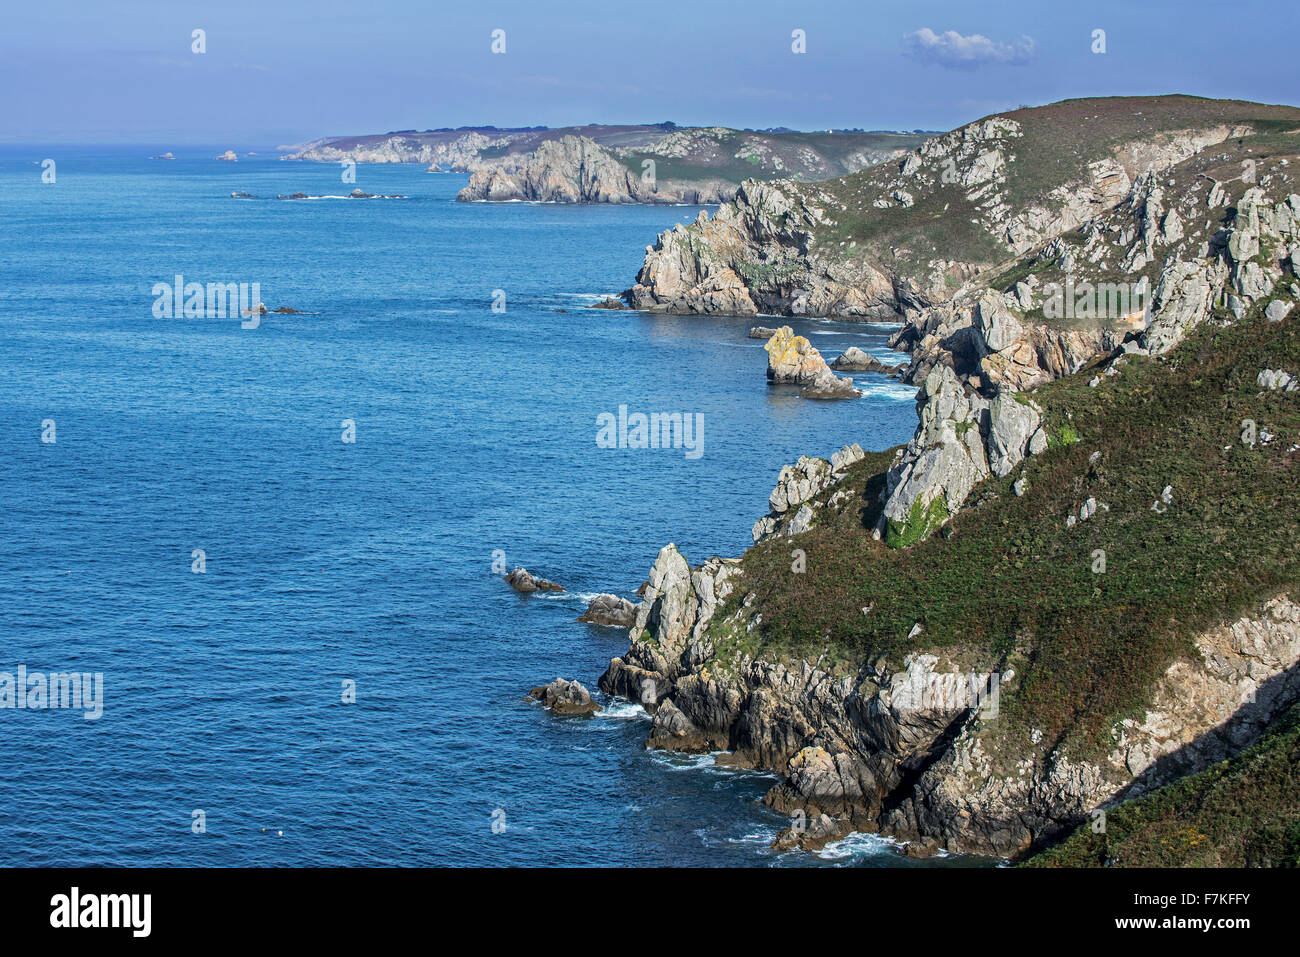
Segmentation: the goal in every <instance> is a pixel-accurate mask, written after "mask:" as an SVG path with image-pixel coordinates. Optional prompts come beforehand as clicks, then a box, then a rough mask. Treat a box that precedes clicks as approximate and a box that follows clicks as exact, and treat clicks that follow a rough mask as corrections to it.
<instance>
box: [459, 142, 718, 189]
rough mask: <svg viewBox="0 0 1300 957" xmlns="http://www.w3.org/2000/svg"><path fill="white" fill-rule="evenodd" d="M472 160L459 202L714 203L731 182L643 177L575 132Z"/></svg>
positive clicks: (612, 154)
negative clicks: (527, 149) (487, 158)
mask: <svg viewBox="0 0 1300 957" xmlns="http://www.w3.org/2000/svg"><path fill="white" fill-rule="evenodd" d="M477 165H478V167H479V168H478V170H477V171H476V172H475V173H474V174H473V175H472V176H470V179H469V185H468V186H466V187H465V188H464V189H463V190H461V192H460V194H459V195H458V196H457V197H456V198H457V199H458V200H460V201H461V202H474V201H487V202H503V201H508V200H528V201H532V202H543V203H720V202H723V201H724V200H725V199H729V198H730V197H731V196H733V195H734V194H735V186H734V185H733V184H730V183H727V182H725V181H723V180H720V179H702V180H694V181H689V182H674V181H665V182H659V181H658V180H657V179H654V178H645V177H643V176H642V175H641V173H640V172H634V171H633V170H632V169H630V168H629V167H628V166H627V165H626V164H625V163H624V162H623V161H622V160H621V159H620V158H619V157H618V156H617V154H615V153H614V152H613V151H612V150H608V149H606V148H605V147H603V146H600V145H599V144H597V143H596V142H595V141H593V140H591V139H589V138H587V137H579V136H566V137H564V138H563V139H559V140H550V141H547V142H545V143H543V144H542V145H541V146H539V147H538V148H537V149H536V150H534V151H533V152H531V153H516V154H511V155H510V156H507V157H504V158H502V159H500V160H494V161H481V162H480V163H479V164H477Z"/></svg>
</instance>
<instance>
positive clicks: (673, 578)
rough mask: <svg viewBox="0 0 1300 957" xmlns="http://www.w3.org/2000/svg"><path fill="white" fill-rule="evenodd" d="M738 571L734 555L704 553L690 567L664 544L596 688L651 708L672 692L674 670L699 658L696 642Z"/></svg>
mask: <svg viewBox="0 0 1300 957" xmlns="http://www.w3.org/2000/svg"><path fill="white" fill-rule="evenodd" d="M740 574H741V572H740V568H739V562H737V561H736V560H734V559H721V558H710V559H709V560H708V561H706V562H704V563H703V564H702V565H700V566H699V568H696V569H692V568H691V567H690V565H688V564H687V562H686V559H684V558H683V557H682V555H681V553H680V552H678V551H677V546H675V545H671V544H669V545H665V546H664V547H663V548H661V549H660V550H659V554H658V556H657V557H656V558H655V563H654V567H653V568H651V569H650V578H649V580H648V581H647V582H646V586H645V592H644V595H643V596H642V601H641V604H640V605H638V606H637V614H636V620H635V621H634V622H633V623H632V628H631V631H630V647H629V649H628V652H627V654H626V655H624V656H623V657H621V658H614V659H612V660H611V661H610V663H609V668H607V669H606V670H605V673H604V674H603V675H601V678H600V688H601V689H602V690H603V691H606V692H607V693H609V694H617V695H622V696H623V697H625V698H629V699H631V700H633V701H637V702H640V703H641V704H642V705H644V706H645V707H646V709H647V710H650V711H652V710H654V709H655V708H656V707H657V706H658V704H659V702H661V701H662V700H663V699H664V698H665V697H667V696H668V695H669V694H671V693H672V691H673V687H674V682H675V679H676V677H677V675H678V674H680V673H681V672H682V671H683V670H684V669H687V668H689V667H690V666H691V665H692V663H698V662H699V661H702V660H704V658H705V657H707V654H708V653H709V649H707V647H706V646H704V645H702V644H701V643H700V642H701V640H702V639H703V636H704V632H705V630H706V628H707V627H708V624H709V621H710V620H711V619H712V617H713V614H714V612H715V611H717V608H718V604H719V602H721V601H723V600H724V599H726V597H727V596H728V595H730V594H731V591H732V589H733V588H734V587H735V579H736V578H737V577H738V576H739V575H740Z"/></svg>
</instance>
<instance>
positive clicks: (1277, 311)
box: [1264, 299, 1295, 322]
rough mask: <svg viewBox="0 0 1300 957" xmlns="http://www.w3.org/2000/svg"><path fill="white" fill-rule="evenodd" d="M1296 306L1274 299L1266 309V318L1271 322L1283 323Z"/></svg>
mask: <svg viewBox="0 0 1300 957" xmlns="http://www.w3.org/2000/svg"><path fill="white" fill-rule="evenodd" d="M1294 305H1295V304H1294V303H1290V302H1286V301H1285V300H1282V299H1274V300H1273V301H1272V302H1270V303H1269V304H1268V305H1267V306H1266V307H1265V308H1264V316H1265V318H1267V319H1268V321H1269V322H1281V321H1282V320H1283V319H1285V318H1286V317H1287V316H1288V315H1289V314H1290V313H1291V309H1292V307H1293V306H1294Z"/></svg>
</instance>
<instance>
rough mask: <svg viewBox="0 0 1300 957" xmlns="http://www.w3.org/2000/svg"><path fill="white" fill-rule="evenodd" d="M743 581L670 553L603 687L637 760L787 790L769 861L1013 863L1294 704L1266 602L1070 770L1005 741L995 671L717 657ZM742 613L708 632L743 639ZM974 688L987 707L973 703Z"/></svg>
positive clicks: (1295, 655)
mask: <svg viewBox="0 0 1300 957" xmlns="http://www.w3.org/2000/svg"><path fill="white" fill-rule="evenodd" d="M774 494H775V493H774ZM738 571H739V570H738V568H737V565H736V563H734V562H729V561H726V560H722V559H717V558H714V559H710V560H708V561H707V562H705V563H703V564H702V565H700V566H698V567H696V568H691V567H690V566H689V564H688V563H687V562H686V560H685V559H684V558H683V557H682V556H681V554H680V553H679V552H678V551H677V549H676V547H675V546H673V545H668V546H665V547H664V548H663V549H662V550H661V551H660V553H659V556H658V558H657V559H656V561H655V564H654V568H653V569H652V570H651V574H650V586H649V588H648V589H647V590H646V593H645V598H644V601H643V603H642V604H641V605H640V606H639V608H638V612H637V621H636V624H634V625H633V628H632V631H631V644H630V647H629V649H628V652H627V653H626V654H625V655H623V656H622V657H619V658H615V659H613V660H612V661H611V662H610V665H609V668H608V669H607V670H606V672H605V673H604V674H603V675H602V676H601V678H600V687H601V689H602V690H604V691H606V692H607V693H609V694H613V695H619V696H622V697H625V698H628V699H630V700H632V701H637V702H640V703H641V704H642V705H643V706H644V707H645V708H646V710H647V711H650V712H651V713H652V714H653V715H654V719H653V723H652V725H651V730H650V734H649V740H648V746H650V747H655V748H664V749H669V750H676V751H686V752H695V753H701V752H706V751H726V752H729V753H728V754H727V755H726V758H727V760H726V762H725V763H727V764H729V765H732V766H741V767H756V768H763V769H767V770H771V771H773V772H775V773H777V774H779V775H782V776H783V780H782V781H781V782H780V783H779V784H777V785H776V786H775V787H774V788H773V789H772V790H771V791H770V792H769V794H768V795H767V798H766V802H767V803H768V804H769V805H770V806H771V807H773V808H774V809H776V810H778V811H780V812H782V813H785V814H789V815H791V817H792V821H796V822H797V823H796V824H794V826H793V830H791V831H787V832H786V833H785V834H783V835H782V837H781V839H780V842H779V843H781V844H782V846H793V845H799V846H804V847H815V846H818V845H819V844H820V843H824V842H825V841H827V840H833V839H835V838H836V837H839V836H842V835H843V834H844V833H846V832H847V831H848V830H851V829H858V830H868V831H873V832H879V833H882V834H885V835H888V836H891V837H894V838H897V839H899V840H902V841H908V842H914V843H915V844H916V845H917V846H918V847H920V848H922V849H929V850H937V849H940V848H945V849H948V850H951V851H955V852H967V853H975V854H987V855H996V856H1004V857H1005V856H1014V855H1016V854H1019V853H1021V852H1024V851H1026V850H1028V849H1029V848H1031V847H1032V846H1034V845H1035V844H1038V843H1040V842H1042V841H1044V840H1046V839H1049V838H1051V837H1053V836H1055V835H1057V834H1060V833H1062V832H1063V831H1064V830H1066V829H1068V828H1070V827H1072V826H1075V825H1077V824H1078V823H1080V822H1082V821H1084V820H1086V819H1087V818H1088V816H1089V814H1090V813H1091V812H1092V811H1093V810H1095V809H1097V808H1102V807H1105V806H1108V805H1110V804H1112V803H1114V802H1115V801H1117V800H1119V799H1121V798H1127V797H1132V796H1135V795H1136V794H1139V793H1143V792H1145V791H1146V790H1150V789H1151V788H1154V787H1157V786H1159V785H1160V784H1162V783H1165V782H1167V781H1169V780H1172V779H1173V778H1176V777H1179V776H1181V775H1183V774H1186V773H1189V772H1191V771H1194V770H1199V769H1201V768H1204V767H1206V766H1208V765H1209V764H1211V763H1213V762H1215V761H1217V760H1221V759H1222V758H1224V757H1226V756H1228V755H1230V754H1233V753H1236V751H1238V750H1240V749H1241V748H1243V747H1244V746H1246V745H1247V744H1248V743H1249V742H1251V741H1253V740H1254V739H1255V737H1257V735H1258V733H1259V730H1260V729H1261V728H1262V727H1263V726H1265V725H1266V724H1267V723H1268V722H1269V721H1270V720H1272V718H1273V717H1274V716H1275V715H1277V714H1279V713H1281V711H1283V710H1284V709H1285V708H1286V707H1287V706H1289V705H1290V704H1292V703H1293V702H1295V701H1296V700H1298V699H1300V669H1297V668H1296V667H1295V666H1296V664H1297V661H1300V605H1297V604H1296V603H1295V602H1294V601H1292V600H1291V599H1290V597H1289V596H1287V595H1279V596H1278V597H1276V598H1274V599H1272V600H1270V601H1268V602H1265V603H1263V605H1262V606H1261V607H1259V608H1258V609H1256V611H1255V612H1253V613H1252V614H1249V615H1245V616H1242V617H1240V618H1238V619H1236V620H1235V621H1233V622H1231V623H1227V624H1225V625H1223V626H1221V627H1218V628H1214V629H1211V630H1209V631H1207V632H1206V633H1204V634H1202V635H1201V636H1199V638H1198V640H1197V642H1196V646H1197V650H1198V652H1199V654H1200V656H1201V657H1199V658H1182V659H1179V660H1178V661H1176V662H1175V663H1174V664H1173V665H1171V666H1170V668H1169V669H1168V670H1167V672H1166V673H1165V675H1164V676H1163V677H1162V678H1161V679H1160V681H1159V684H1158V688H1157V689H1156V694H1155V697H1154V705H1153V706H1152V708H1151V709H1150V710H1148V711H1147V712H1146V714H1145V717H1144V718H1143V720H1141V721H1137V720H1132V719H1130V720H1128V721H1125V722H1124V723H1123V725H1122V735H1121V737H1120V739H1119V745H1118V746H1117V748H1116V749H1115V751H1114V752H1113V753H1112V754H1110V755H1109V756H1108V757H1107V758H1106V759H1104V760H1096V759H1093V760H1088V759H1083V758H1078V757H1075V756H1074V755H1072V754H1071V753H1069V752H1068V751H1067V750H1065V749H1061V748H1056V747H1054V746H1053V745H1052V744H1051V743H1050V742H1048V741H1046V740H1045V739H1044V737H1043V735H1042V734H1041V733H1040V732H1037V731H1034V730H1032V729H1031V730H1030V731H1029V732H1028V733H1027V734H1026V735H1025V736H1024V739H1023V740H1008V739H1007V732H1005V731H1004V730H1003V729H1002V727H1001V726H1000V725H999V722H998V720H997V717H996V711H995V710H994V711H993V712H992V713H990V709H989V707H988V703H989V701H990V700H991V699H990V698H989V697H988V692H989V689H990V687H991V675H993V674H994V673H1000V679H999V680H1000V682H1001V685H1000V690H1003V691H1005V690H1006V689H1007V688H1009V687H1014V682H1015V680H1016V676H1015V674H1014V673H1012V672H1009V671H1001V670H1000V667H999V663H998V662H993V661H990V662H987V663H986V666H985V668H984V670H982V671H981V670H980V669H978V668H977V669H976V670H975V671H974V672H972V671H970V670H969V669H965V670H963V669H958V668H957V667H956V666H955V665H953V664H952V663H951V661H950V659H948V658H946V657H944V655H943V654H942V653H933V654H932V653H925V652H914V653H911V654H908V655H907V656H906V657H905V658H904V659H903V660H902V661H900V662H897V663H891V662H887V661H884V660H881V661H878V662H875V663H872V664H869V665H865V666H863V667H862V669H861V670H860V671H859V672H857V673H843V672H842V671H838V670H832V669H827V668H824V667H821V666H820V664H819V662H810V661H797V662H792V663H782V662H778V661H766V660H761V659H753V658H750V657H748V656H745V655H742V656H740V657H739V658H735V657H732V656H729V655H728V656H719V655H716V654H715V648H714V646H713V643H712V642H711V639H710V636H711V634H713V633H715V632H714V629H711V628H710V623H711V622H713V618H714V615H715V614H716V612H717V610H718V607H719V604H720V602H722V601H723V600H724V599H725V598H726V596H727V595H729V594H731V592H732V591H733V590H735V589H737V588H739V589H743V588H744V582H743V577H741V576H740V575H739V574H738ZM748 604H749V603H748V600H746V602H743V603H742V607H741V610H740V612H738V613H737V614H736V615H734V616H733V618H732V619H731V620H729V621H726V622H722V623H717V622H713V624H714V627H715V628H716V627H719V625H720V626H721V627H723V628H725V629H729V630H731V631H733V632H734V631H735V630H744V629H747V628H750V627H752V626H753V625H754V624H755V623H756V619H755V617H754V615H753V613H752V609H750V608H749V607H747V606H748ZM972 675H974V677H975V678H976V679H977V680H976V681H975V684H976V685H978V686H979V688H980V689H981V690H982V691H983V693H984V695H985V697H984V700H983V701H982V702H981V701H980V700H979V697H978V695H977V696H974V697H972V695H971V694H970V690H971V687H972ZM992 700H996V699H992ZM822 815H825V816H826V817H827V818H829V819H830V822H832V823H833V826H831V824H828V823H827V822H822V821H820V817H821V816H822ZM807 821H817V822H818V823H817V826H816V827H811V826H806V824H805V823H804V822H807Z"/></svg>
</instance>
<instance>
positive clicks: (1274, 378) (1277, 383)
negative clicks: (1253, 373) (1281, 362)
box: [1259, 369, 1300, 392]
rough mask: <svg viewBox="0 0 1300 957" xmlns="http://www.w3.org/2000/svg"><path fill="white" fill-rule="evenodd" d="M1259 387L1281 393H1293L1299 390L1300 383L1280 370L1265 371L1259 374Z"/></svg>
mask: <svg viewBox="0 0 1300 957" xmlns="http://www.w3.org/2000/svg"><path fill="white" fill-rule="evenodd" d="M1259 385H1260V387H1261V388H1264V389H1273V390H1278V391H1282V392H1294V391H1296V389H1300V381H1298V380H1297V379H1296V377H1295V376H1293V375H1291V374H1290V373H1289V372H1285V371H1284V370H1282V369H1265V370H1264V371H1263V372H1261V373H1260V374H1259Z"/></svg>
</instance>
